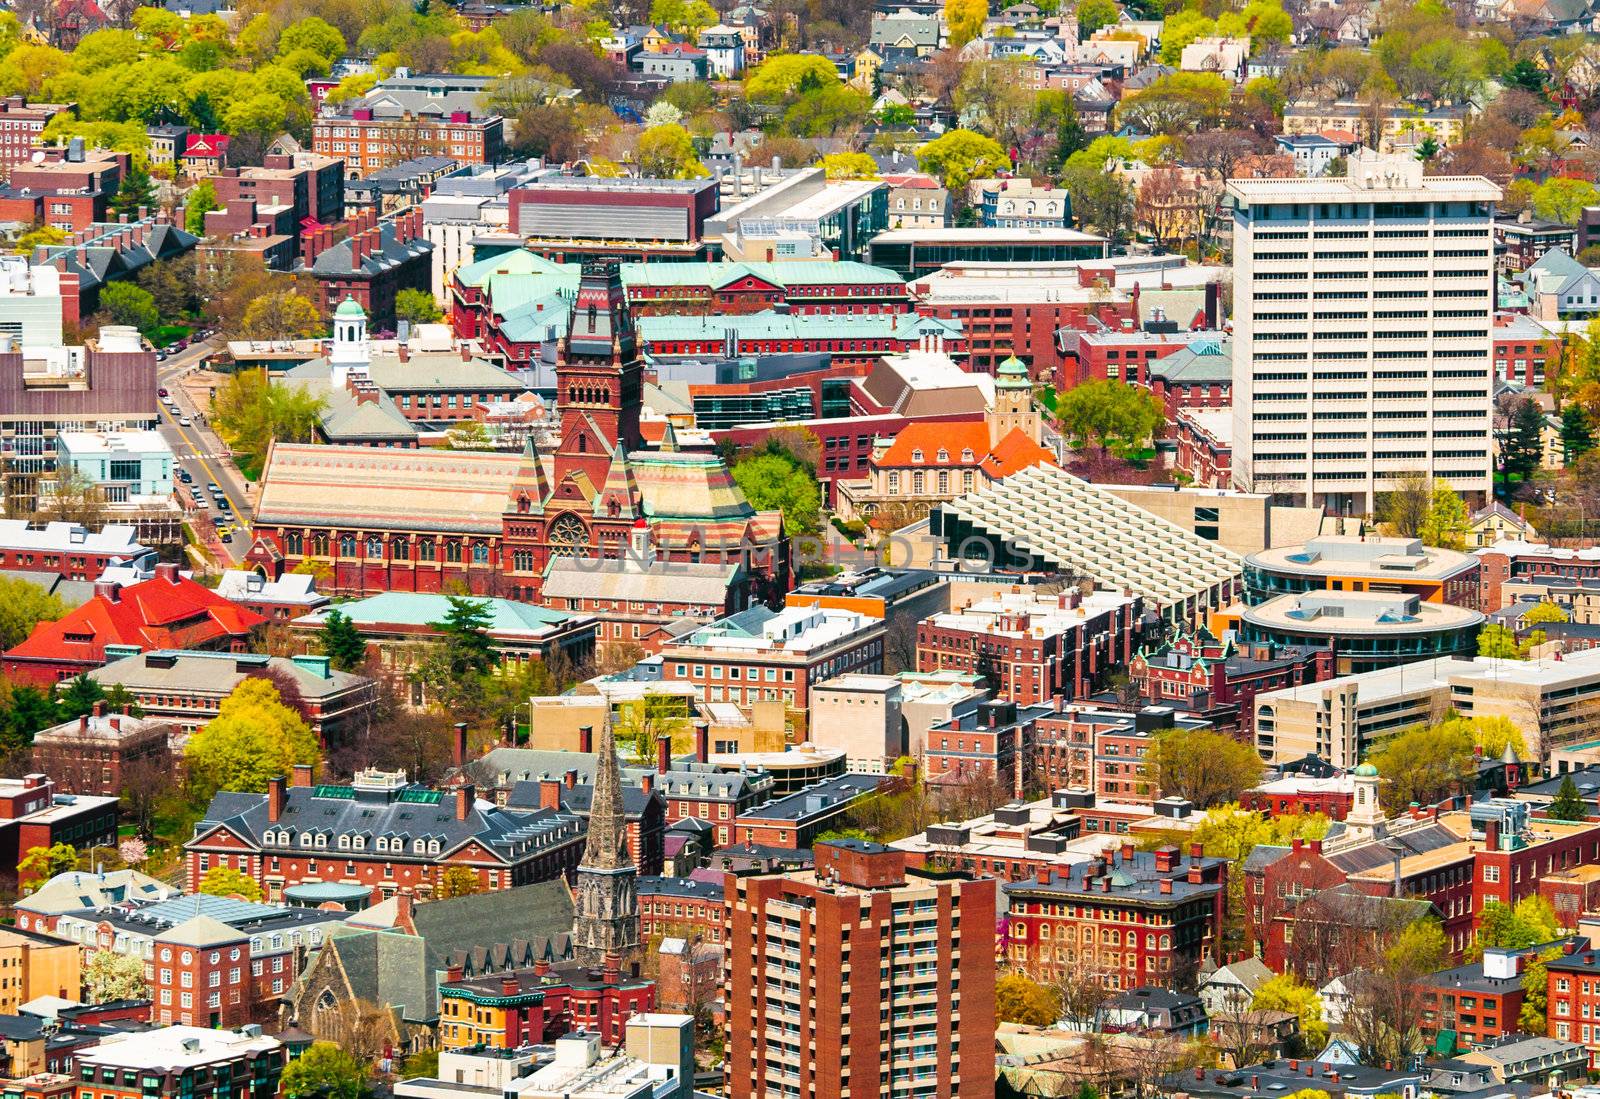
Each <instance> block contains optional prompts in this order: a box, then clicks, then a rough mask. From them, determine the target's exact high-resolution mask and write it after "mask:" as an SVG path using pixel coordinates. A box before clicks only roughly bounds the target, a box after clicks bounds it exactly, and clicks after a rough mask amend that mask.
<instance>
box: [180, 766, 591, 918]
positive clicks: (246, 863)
mask: <svg viewBox="0 0 1600 1099" xmlns="http://www.w3.org/2000/svg"><path fill="white" fill-rule="evenodd" d="M330 814H331V815H330ZM584 838H585V829H584V827H583V822H582V821H581V820H580V819H579V818H577V817H575V816H573V815H572V814H569V813H561V812H553V811H550V810H543V809H541V810H535V811H530V812H520V811H513V810H509V809H501V808H499V807H497V806H494V805H491V804H489V803H487V802H480V801H478V800H477V797H476V791H475V789H474V788H473V786H472V785H471V784H465V785H461V786H457V787H455V788H454V789H453V790H449V791H443V792H441V791H439V790H434V789H429V788H428V787H425V786H422V785H420V784H417V783H408V782H407V781H406V779H405V773H404V772H403V771H399V772H387V771H377V770H368V771H362V772H359V773H358V774H357V775H356V777H355V780H354V782H352V783H351V784H350V785H348V786H342V785H340V786H336V785H320V786H313V785H312V784H311V768H310V767H304V766H298V765H297V766H296V767H295V775H294V785H292V786H291V785H289V784H288V782H287V781H286V780H285V779H283V778H276V779H273V780H272V782H271V788H270V789H269V790H268V792H267V793H265V794H240V793H228V792H224V793H219V794H217V795H216V796H215V797H214V798H212V801H211V805H210V807H209V808H208V809H207V810H206V813H205V815H204V816H203V817H202V818H201V820H200V822H199V823H198V824H196V825H195V832H194V836H193V837H192V838H191V839H190V840H189V841H188V842H187V843H185V844H184V851H185V860H186V865H187V873H188V882H189V888H190V889H191V890H193V889H198V888H199V884H200V879H201V878H202V877H204V876H205V873H206V871H207V870H210V869H212V868H213V867H217V866H229V867H232V868H234V869H236V870H239V871H241V872H243V873H246V874H248V875H250V876H251V877H252V878H254V879H255V880H256V881H257V882H258V883H260V885H261V888H262V892H263V893H264V894H265V895H266V896H267V897H268V898H270V899H274V900H276V899H279V898H280V897H281V896H282V895H283V891H284V890H285V889H287V888H289V887H290V886H294V885H300V884H302V883H309V882H339V883H344V884H350V885H364V886H367V887H368V888H370V890H371V892H372V896H373V898H374V900H377V899H382V898H386V897H390V896H393V895H394V894H395V893H397V892H398V891H400V890H401V889H409V890H411V891H412V892H414V893H415V894H416V895H418V896H422V897H428V896H431V895H432V894H433V893H434V891H435V890H437V889H438V887H439V882H440V880H441V879H442V877H443V875H444V873H445V871H446V870H449V869H451V868H452V867H460V868H463V869H465V870H467V871H469V872H471V873H472V874H473V875H474V876H475V877H476V878H477V880H478V886H479V888H480V889H485V890H491V891H492V890H499V889H510V888H511V887H513V886H517V885H525V884H527V883H529V882H538V881H548V880H550V879H552V878H556V877H562V876H565V877H567V878H569V879H570V878H571V877H572V874H573V873H574V871H575V870H576V868H577V864H578V859H579V857H580V856H581V854H582V850H583V844H584Z"/></svg>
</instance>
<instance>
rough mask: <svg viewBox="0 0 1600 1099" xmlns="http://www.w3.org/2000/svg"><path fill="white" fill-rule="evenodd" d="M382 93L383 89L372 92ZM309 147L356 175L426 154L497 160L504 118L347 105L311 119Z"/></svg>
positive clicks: (482, 161) (500, 157)
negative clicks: (341, 162)
mask: <svg viewBox="0 0 1600 1099" xmlns="http://www.w3.org/2000/svg"><path fill="white" fill-rule="evenodd" d="M382 92H383V89H382V88H379V89H377V90H376V91H375V93H374V94H381V93H382ZM311 148H312V150H313V151H315V152H318V153H321V154H322V155H323V156H334V157H342V158H343V159H344V161H345V163H346V165H347V166H348V169H349V172H350V174H351V175H352V176H356V175H371V174H372V173H373V172H375V171H378V170H380V169H382V168H392V167H394V166H395V165H397V164H400V163H401V162H403V161H406V160H411V159H413V158H416V157H423V156H441V157H449V158H450V159H452V160H455V161H457V162H459V163H461V164H498V163H499V162H500V161H501V160H503V159H504V158H505V119H503V118H501V117H500V116H499V115H475V114H473V113H472V112H471V111H467V110H452V111H448V112H437V111H433V112H424V113H420V114H412V113H410V112H409V111H406V112H400V113H395V114H389V113H386V112H384V111H381V110H377V111H375V110H374V109H373V108H372V107H370V106H357V107H347V108H345V109H344V110H343V111H342V113H339V114H333V115H324V116H321V117H319V118H317V119H316V120H315V121H313V122H312V124H311Z"/></svg>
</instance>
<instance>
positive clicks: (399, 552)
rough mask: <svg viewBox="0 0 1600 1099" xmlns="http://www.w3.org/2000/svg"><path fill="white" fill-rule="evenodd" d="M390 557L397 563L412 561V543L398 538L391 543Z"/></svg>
mask: <svg viewBox="0 0 1600 1099" xmlns="http://www.w3.org/2000/svg"><path fill="white" fill-rule="evenodd" d="M389 556H390V557H392V558H394V559H395V560H396V561H409V560H411V543H410V542H407V541H406V540H405V539H404V538H396V539H395V540H394V541H392V542H390V543H389Z"/></svg>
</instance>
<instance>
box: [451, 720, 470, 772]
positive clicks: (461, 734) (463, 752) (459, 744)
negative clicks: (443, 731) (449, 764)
mask: <svg viewBox="0 0 1600 1099" xmlns="http://www.w3.org/2000/svg"><path fill="white" fill-rule="evenodd" d="M450 758H451V759H452V760H454V761H455V765H456V766H457V767H464V766H466V763H467V723H466V722H465V721H458V722H456V724H455V740H454V741H453V742H452V749H451V752H450Z"/></svg>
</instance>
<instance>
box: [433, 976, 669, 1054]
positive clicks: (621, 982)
mask: <svg viewBox="0 0 1600 1099" xmlns="http://www.w3.org/2000/svg"><path fill="white" fill-rule="evenodd" d="M655 1006H656V985H655V982H654V981H652V980H648V979H645V978H642V977H640V976H639V973H638V966H637V965H635V966H634V967H633V971H632V972H630V973H623V972H622V971H621V970H620V969H617V968H609V969H602V970H600V971H598V972H596V971H594V970H590V969H586V968H581V967H575V966H552V965H551V964H550V963H549V962H547V961H539V962H535V963H534V964H533V966H532V968H529V969H516V970H510V971H508V972H503V973H495V974H490V975H489V976H485V977H473V978H469V979H465V980H463V979H461V978H460V975H459V973H457V974H456V975H455V979H452V980H447V981H445V982H443V983H441V984H440V985H439V1044H440V1047H441V1048H443V1049H468V1048H470V1047H473V1046H490V1047H492V1048H495V1049H518V1048H520V1047H522V1046H526V1045H539V1044H542V1043H546V1042H553V1041H555V1040H556V1039H557V1038H560V1037H562V1036H563V1035H565V1034H568V1033H570V1032H571V1031H574V1030H587V1031H590V1032H591V1033H596V1034H599V1035H600V1037H601V1040H602V1041H603V1042H604V1043H605V1044H606V1045H607V1046H618V1045H621V1044H622V1042H623V1038H624V1037H625V1032H626V1029H627V1025H628V1020H629V1019H631V1018H633V1017H634V1016H635V1015H640V1014H644V1013H646V1012H649V1011H653V1010H655Z"/></svg>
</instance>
